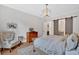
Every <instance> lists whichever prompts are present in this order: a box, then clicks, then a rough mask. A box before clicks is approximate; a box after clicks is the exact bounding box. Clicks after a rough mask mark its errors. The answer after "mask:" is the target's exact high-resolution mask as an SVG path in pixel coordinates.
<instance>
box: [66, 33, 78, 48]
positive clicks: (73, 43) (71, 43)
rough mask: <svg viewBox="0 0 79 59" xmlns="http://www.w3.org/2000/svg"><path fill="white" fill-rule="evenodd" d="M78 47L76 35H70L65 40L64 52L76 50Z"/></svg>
mask: <svg viewBox="0 0 79 59" xmlns="http://www.w3.org/2000/svg"><path fill="white" fill-rule="evenodd" d="M77 45H78V37H77V35H76V34H71V35H70V36H69V37H68V38H67V45H66V50H73V49H76V47H77Z"/></svg>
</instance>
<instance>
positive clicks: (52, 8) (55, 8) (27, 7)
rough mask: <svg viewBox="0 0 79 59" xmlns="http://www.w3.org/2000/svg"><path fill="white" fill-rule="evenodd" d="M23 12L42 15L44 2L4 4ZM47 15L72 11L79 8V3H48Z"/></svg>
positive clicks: (52, 15) (57, 14)
mask: <svg viewBox="0 0 79 59" xmlns="http://www.w3.org/2000/svg"><path fill="white" fill-rule="evenodd" d="M4 6H8V7H10V8H14V9H17V10H20V11H23V12H25V13H28V14H31V15H34V16H38V17H43V8H44V4H4ZM48 8H49V12H50V13H49V15H50V16H51V17H54V16H59V15H62V14H66V13H72V12H75V11H78V10H79V4H49V5H48Z"/></svg>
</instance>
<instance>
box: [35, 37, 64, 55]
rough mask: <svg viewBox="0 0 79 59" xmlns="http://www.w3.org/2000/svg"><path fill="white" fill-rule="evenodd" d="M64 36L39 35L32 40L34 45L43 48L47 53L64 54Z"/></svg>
mask: <svg viewBox="0 0 79 59" xmlns="http://www.w3.org/2000/svg"><path fill="white" fill-rule="evenodd" d="M64 40H65V37H64V36H56V35H55V36H48V37H40V38H37V39H36V40H35V41H34V46H35V47H37V48H39V49H41V50H43V51H44V52H46V53H47V54H56V55H60V54H64V52H63V51H64V50H65V41H64Z"/></svg>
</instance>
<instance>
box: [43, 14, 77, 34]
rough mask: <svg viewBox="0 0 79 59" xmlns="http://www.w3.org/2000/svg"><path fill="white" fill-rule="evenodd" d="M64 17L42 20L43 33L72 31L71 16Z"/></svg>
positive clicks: (69, 32) (66, 32) (67, 32)
mask: <svg viewBox="0 0 79 59" xmlns="http://www.w3.org/2000/svg"><path fill="white" fill-rule="evenodd" d="M74 17H77V16H71V17H64V18H60V19H56V20H51V21H47V22H44V35H66V34H71V33H73V18H74Z"/></svg>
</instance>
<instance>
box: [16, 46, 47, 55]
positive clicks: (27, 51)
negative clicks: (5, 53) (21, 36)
mask: <svg viewBox="0 0 79 59" xmlns="http://www.w3.org/2000/svg"><path fill="white" fill-rule="evenodd" d="M34 49H35V52H33V45H30V46H28V47H25V48H21V49H19V50H18V51H17V54H18V55H46V53H45V52H43V51H41V50H40V49H38V48H34Z"/></svg>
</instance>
